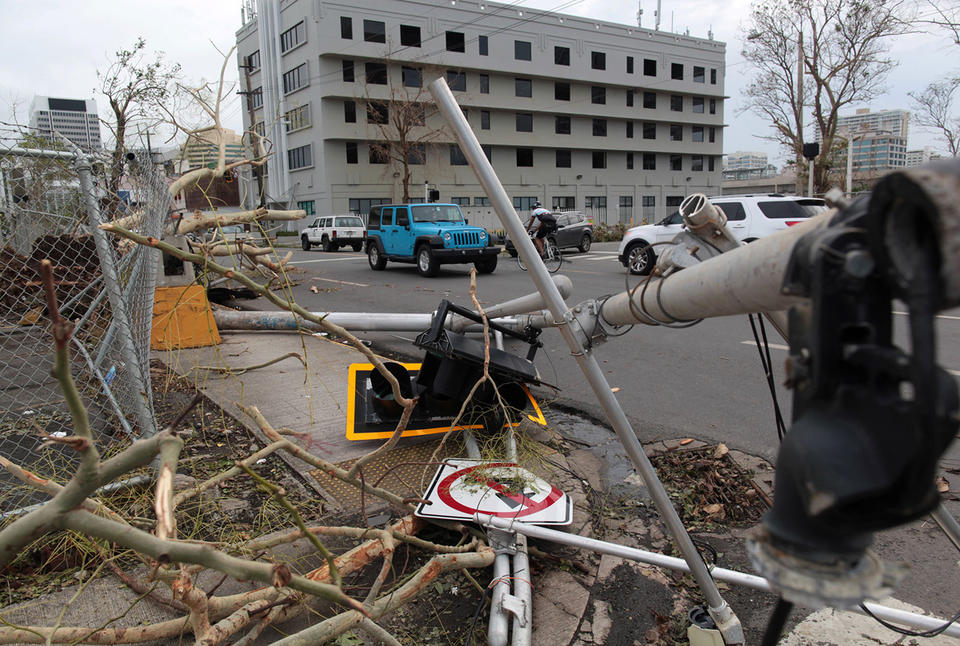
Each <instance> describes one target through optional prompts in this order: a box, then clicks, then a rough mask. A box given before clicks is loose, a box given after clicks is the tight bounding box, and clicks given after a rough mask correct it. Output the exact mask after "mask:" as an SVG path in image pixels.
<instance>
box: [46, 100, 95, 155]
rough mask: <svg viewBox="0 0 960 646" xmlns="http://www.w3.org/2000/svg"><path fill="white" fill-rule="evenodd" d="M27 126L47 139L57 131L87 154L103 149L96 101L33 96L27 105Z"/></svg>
mask: <svg viewBox="0 0 960 646" xmlns="http://www.w3.org/2000/svg"><path fill="white" fill-rule="evenodd" d="M30 127H31V128H32V129H33V130H34V132H36V133H37V134H39V135H40V136H42V137H46V138H50V139H52V133H53V132H54V131H56V132H59V133H60V134H61V135H63V136H64V137H66V138H67V139H69V140H70V141H72V142H73V143H75V144H77V145H78V146H80V148H82V149H83V150H86V151H92V150H99V149H100V148H101V147H102V140H101V138H100V119H99V118H98V117H97V102H96V101H94V100H93V99H56V98H53V97H49V96H35V97H33V102H32V103H31V104H30Z"/></svg>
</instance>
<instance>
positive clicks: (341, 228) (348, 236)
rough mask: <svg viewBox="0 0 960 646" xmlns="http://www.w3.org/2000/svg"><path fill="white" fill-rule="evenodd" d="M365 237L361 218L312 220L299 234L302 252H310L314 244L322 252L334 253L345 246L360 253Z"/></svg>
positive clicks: (333, 216) (345, 216) (343, 216)
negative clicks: (321, 248)
mask: <svg viewBox="0 0 960 646" xmlns="http://www.w3.org/2000/svg"><path fill="white" fill-rule="evenodd" d="M366 237H367V228H366V227H365V226H364V224H363V219H362V218H361V217H359V216H357V215H325V216H322V217H319V218H316V219H314V221H313V223H311V224H310V226H309V227H307V228H306V229H304V230H303V231H301V232H300V246H301V247H302V248H303V250H304V251H310V247H312V246H313V245H315V244H318V245H320V246H321V247H323V250H324V251H336V250H338V249H339V248H340V247H347V246H350V247H353V250H354V251H360V250H361V249H363V241H364V240H365V239H366Z"/></svg>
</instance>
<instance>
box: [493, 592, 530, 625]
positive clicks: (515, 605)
mask: <svg viewBox="0 0 960 646" xmlns="http://www.w3.org/2000/svg"><path fill="white" fill-rule="evenodd" d="M500 608H501V609H503V610H505V611H507V612H509V613H510V614H512V615H513V616H514V617H515V618H516V620H517V623H518V624H519V626H520V627H521V628H523V627H525V626H526V625H527V604H526V603H525V602H524V601H523V600H522V599H521V598H520V597H515V596H513V595H512V594H505V595H503V597H501V598H500Z"/></svg>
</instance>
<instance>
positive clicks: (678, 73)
mask: <svg viewBox="0 0 960 646" xmlns="http://www.w3.org/2000/svg"><path fill="white" fill-rule="evenodd" d="M670 78H672V79H673V80H674V81H682V80H683V63H673V64H672V65H670Z"/></svg>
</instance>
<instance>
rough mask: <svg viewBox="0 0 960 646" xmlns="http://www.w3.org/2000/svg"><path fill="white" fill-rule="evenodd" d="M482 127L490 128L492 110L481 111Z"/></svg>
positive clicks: (484, 128)
mask: <svg viewBox="0 0 960 646" xmlns="http://www.w3.org/2000/svg"><path fill="white" fill-rule="evenodd" d="M480 129H481V130H489V129H490V111H489V110H481V111H480Z"/></svg>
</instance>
